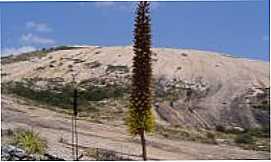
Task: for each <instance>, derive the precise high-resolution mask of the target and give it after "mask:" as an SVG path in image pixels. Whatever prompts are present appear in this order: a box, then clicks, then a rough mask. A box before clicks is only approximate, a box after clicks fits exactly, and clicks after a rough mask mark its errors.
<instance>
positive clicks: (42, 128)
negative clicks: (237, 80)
mask: <svg viewBox="0 0 271 162" xmlns="http://www.w3.org/2000/svg"><path fill="white" fill-rule="evenodd" d="M20 102H21V101H20V100H18V99H14V98H12V97H9V96H2V109H1V111H2V130H3V129H8V128H18V127H23V128H32V129H34V130H35V131H36V132H39V133H40V135H41V136H43V137H45V138H46V139H47V141H48V146H49V148H48V152H49V153H51V154H53V155H56V156H58V157H61V158H64V159H67V160H68V159H69V160H71V159H72V158H71V154H72V153H71V149H70V148H69V146H68V145H66V144H63V143H60V140H62V141H63V140H64V141H66V142H67V143H71V133H70V130H71V120H70V117H69V116H68V115H65V114H60V113H57V112H54V111H50V110H47V109H43V108H39V107H37V106H29V105H26V104H22V103H20ZM78 131H79V144H80V145H81V146H84V147H92V148H94V147H98V148H105V149H109V150H114V151H119V152H123V153H128V154H137V155H140V154H141V147H140V143H139V139H138V138H132V137H130V136H129V135H128V134H127V131H126V129H125V127H124V126H120V127H116V126H112V125H107V124H97V123H92V122H88V121H82V120H80V121H78ZM147 143H148V147H147V149H148V150H147V151H148V155H149V157H150V158H153V159H161V160H189V159H269V158H270V156H269V153H268V152H260V151H258V152H256V151H249V150H242V149H241V148H238V147H233V146H224V145H223V146H222V145H210V144H202V143H195V142H188V141H180V140H178V141H175V140H168V139H165V138H162V137H156V136H148V137H147ZM80 151H81V152H82V150H80Z"/></svg>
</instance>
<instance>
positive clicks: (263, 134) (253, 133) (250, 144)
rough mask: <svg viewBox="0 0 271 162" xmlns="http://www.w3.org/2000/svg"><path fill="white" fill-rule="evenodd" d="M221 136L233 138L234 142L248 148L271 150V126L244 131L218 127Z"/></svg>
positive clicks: (218, 133) (218, 134)
mask: <svg viewBox="0 0 271 162" xmlns="http://www.w3.org/2000/svg"><path fill="white" fill-rule="evenodd" d="M216 131H217V136H219V138H224V139H230V140H233V142H234V144H235V145H237V146H239V147H242V148H243V149H247V150H257V151H269V152H270V126H269V125H266V126H263V127H262V128H252V129H246V130H245V131H244V132H236V131H232V130H226V129H225V128H224V127H223V126H217V127H216Z"/></svg>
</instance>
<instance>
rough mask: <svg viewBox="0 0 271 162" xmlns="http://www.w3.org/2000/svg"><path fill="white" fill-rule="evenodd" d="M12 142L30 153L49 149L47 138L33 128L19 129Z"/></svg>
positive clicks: (39, 152) (43, 151) (40, 152)
mask: <svg viewBox="0 0 271 162" xmlns="http://www.w3.org/2000/svg"><path fill="white" fill-rule="evenodd" d="M12 144H14V145H16V146H18V147H20V148H22V149H24V150H25V151H26V152H27V153H29V154H43V153H45V151H46V149H47V143H46V140H44V139H43V138H41V137H40V135H39V134H38V133H36V132H34V131H33V130H17V131H16V132H15V134H14V137H13V140H12Z"/></svg>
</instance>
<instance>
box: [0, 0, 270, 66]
mask: <svg viewBox="0 0 271 162" xmlns="http://www.w3.org/2000/svg"><path fill="white" fill-rule="evenodd" d="M151 6H152V7H151V18H152V26H151V28H152V44H153V47H167V48H186V49H187V48H188V49H200V50H207V51H215V52H221V53H226V54H230V55H232V56H235V57H246V58H252V59H257V60H264V61H269V40H270V38H269V1H268V0H253V1H252V0H250V1H212V2H211V1H210V2H191V1H190V2H182V1H179V2H161V1H160V2H158V1H156V2H152V4H151ZM135 8H136V2H9V3H7V2H6V3H4V2H2V3H0V9H1V55H2V56H6V55H10V54H18V53H22V52H27V51H33V50H36V49H41V48H48V47H52V46H58V45H74V44H77V45H86V44H88V45H99V46H126V45H132V41H133V27H134V17H135Z"/></svg>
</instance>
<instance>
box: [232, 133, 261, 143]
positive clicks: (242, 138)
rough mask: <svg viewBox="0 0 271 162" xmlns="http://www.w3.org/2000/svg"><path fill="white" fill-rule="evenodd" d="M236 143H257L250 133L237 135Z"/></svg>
mask: <svg viewBox="0 0 271 162" xmlns="http://www.w3.org/2000/svg"><path fill="white" fill-rule="evenodd" d="M234 141H235V143H239V144H254V143H255V142H256V140H255V138H254V137H253V136H252V135H251V134H249V133H244V134H240V135H237V136H236V138H235V139H234Z"/></svg>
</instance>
